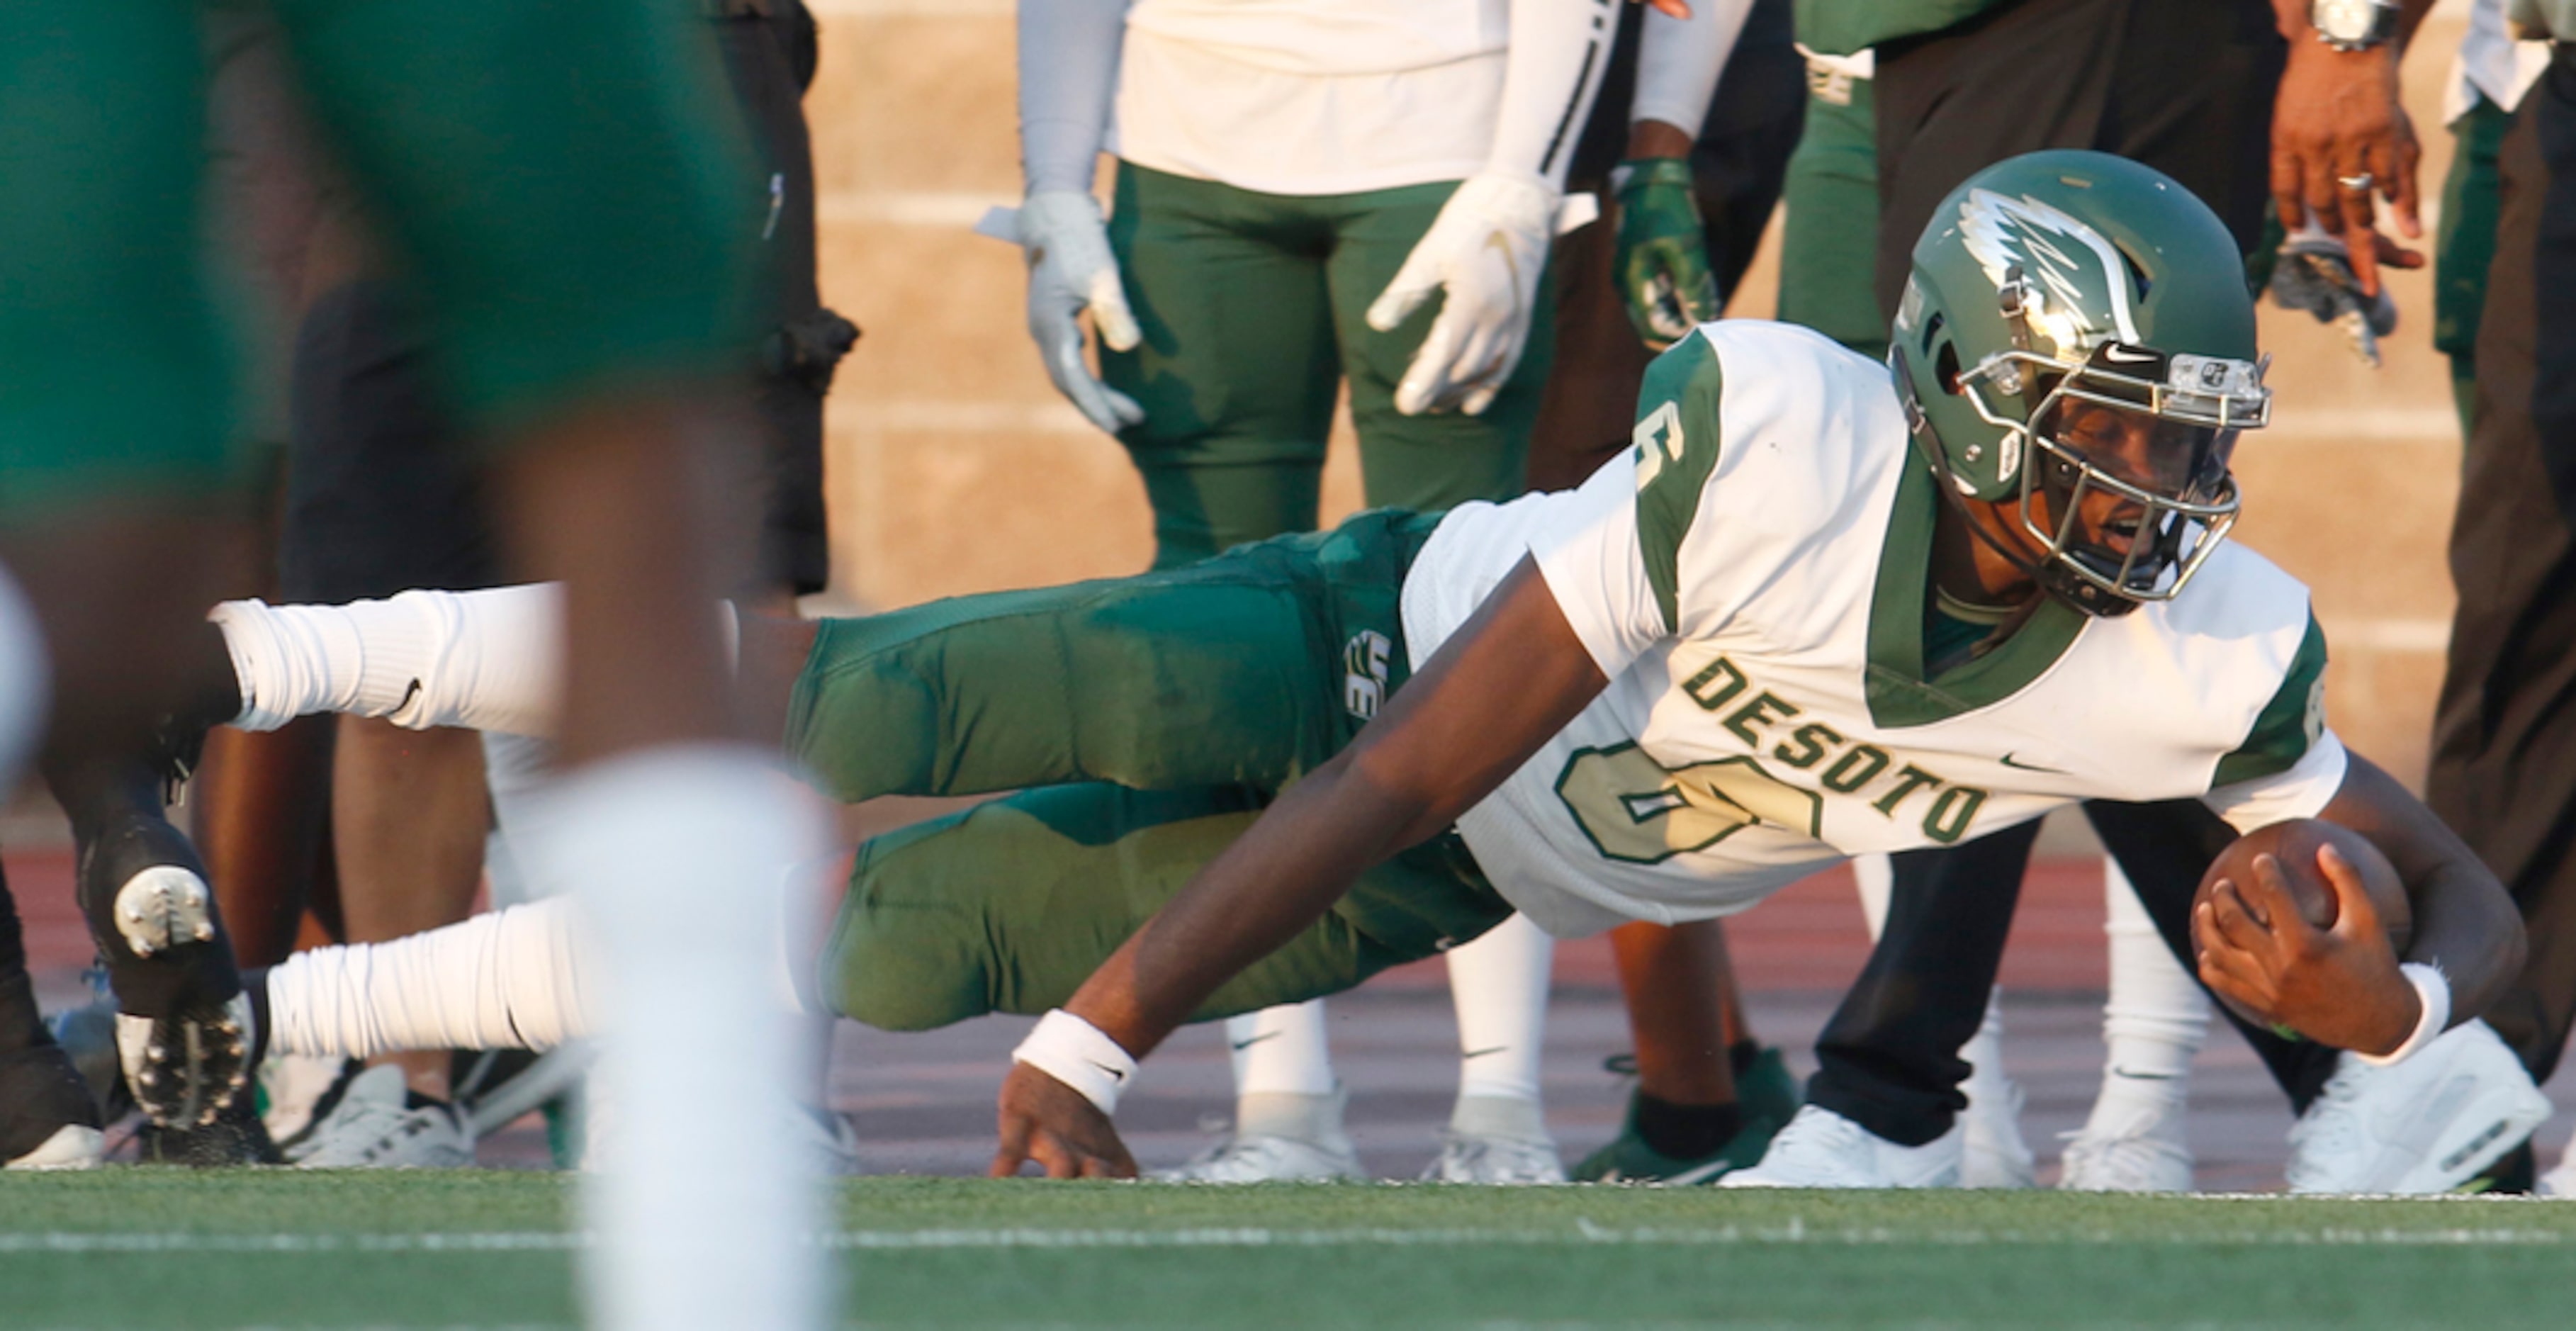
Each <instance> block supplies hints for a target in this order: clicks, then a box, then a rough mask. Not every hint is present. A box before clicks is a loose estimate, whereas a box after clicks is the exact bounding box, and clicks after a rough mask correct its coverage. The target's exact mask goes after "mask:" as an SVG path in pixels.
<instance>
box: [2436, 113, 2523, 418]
mask: <svg viewBox="0 0 2576 1331" xmlns="http://www.w3.org/2000/svg"><path fill="white" fill-rule="evenodd" d="M2512 125H2513V113H2512V112H2510V111H2507V110H2505V109H2504V108H2503V107H2500V106H2497V105H2496V104H2495V103H2493V102H2490V101H2488V100H2487V99H2486V98H2484V97H2479V98H2477V99H2476V100H2475V101H2474V102H2472V103H2471V105H2470V107H2469V109H2468V110H2467V111H2466V112H2465V113H2463V114H2462V115H2461V116H2460V118H2459V119H2458V120H2455V121H2453V122H2451V140H2452V151H2451V171H2450V174H2449V175H2448V176H2445V177H2444V178H2443V180H2442V220H2441V223H2440V224H2439V226H2438V227H2436V228H2435V231H2434V235H2433V349H2434V350H2435V351H2438V352H2441V353H2442V354H2443V355H2445V356H2448V357H2450V358H2451V401H2452V405H2453V406H2454V407H2455V408H2456V409H2457V410H2458V412H2459V416H2460V437H2461V438H2463V439H2465V438H2467V437H2468V435H2469V432H2470V427H2471V426H2472V425H2473V424H2474V422H2473V421H2471V420H2470V416H2471V411H2470V407H2471V405H2472V404H2473V403H2475V401H2476V399H2477V395H2478V321H2479V320H2480V319H2481V318H2483V317H2484V316H2485V314H2486V307H2487V268H2488V266H2489V265H2490V264H2492V263H2494V262H2495V252H2496V222H2497V219H2498V218H2499V217H2500V216H2501V215H2502V214H2503V212H2504V198H2503V181H2502V177H2501V175H2500V174H2499V172H2498V170H2497V167H2496V158H2497V157H2498V156H2499V155H2501V153H2502V151H2503V148H2504V132H2505V131H2506V130H2507V129H2509V128H2511V127H2512Z"/></svg>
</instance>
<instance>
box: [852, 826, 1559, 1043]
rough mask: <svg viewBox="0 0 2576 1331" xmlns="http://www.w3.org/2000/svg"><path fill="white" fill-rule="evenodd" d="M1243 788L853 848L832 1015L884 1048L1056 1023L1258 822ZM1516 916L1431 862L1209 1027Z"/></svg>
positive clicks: (1218, 1009) (1332, 927) (1250, 977)
mask: <svg viewBox="0 0 2576 1331" xmlns="http://www.w3.org/2000/svg"><path fill="white" fill-rule="evenodd" d="M1260 804H1261V801H1260V800H1259V799H1258V798H1257V797H1256V796H1255V795H1254V794H1253V793H1252V792H1250V791H1247V790H1244V789H1241V788H1215V789H1205V790H1194V791H1181V792H1142V791H1134V790H1127V789H1123V788H1121V787H1118V786H1112V785H1106V784H1097V783H1095V784H1090V785H1079V786H1059V787H1055V788H1053V789H1048V790H1035V791H1023V792H1021V793H1019V794H1016V795H1012V796H1009V797H1007V798H1005V799H1000V800H995V801H993V802H991V803H988V804H982V805H978V806H976V807H975V808H973V809H969V810H966V811H965V812H963V813H958V814H952V815H949V816H948V817H945V818H941V819H938V820H936V821H933V822H930V823H925V824H921V825H919V826H915V827H909V828H905V829H903V830H901V831H897V832H892V833H888V834H887V835H885V836H881V837H877V838H874V839H872V840H870V841H869V842H868V843H867V844H866V845H864V846H862V847H860V849H859V857H858V862H857V865H856V867H855V868H854V869H853V870H852V872H851V875H850V891H849V895H848V896H847V897H845V898H843V900H842V903H841V910H840V914H839V916H838V918H837V919H836V920H835V921H834V924H833V927H832V935H831V938H830V941H829V942H828V943H827V944H826V946H825V948H824V952H823V957H822V964H821V975H822V976H823V980H824V983H825V985H826V986H827V990H826V996H827V998H828V1000H829V1001H830V1003H831V1005H832V1009H833V1010H834V1011H835V1012H837V1013H839V1014H840V1015H842V1016H845V1017H849V1018H851V1019H853V1020H856V1021H862V1022H865V1023H867V1024H868V1025H871V1026H876V1027H879V1028H881V1029H885V1030H927V1029H930V1028H932V1027H936V1026H944V1025H947V1024H949V1023H950V1022H955V1021H963V1020H965V1019H966V1018H969V1017H977V1016H982V1015H984V1014H985V1013H988V1012H1014V1013H1022V1014H1030V1015H1034V1014H1037V1013H1042V1012H1045V1011H1047V1010H1048V1009H1050V1008H1055V1007H1061V1006H1063V1005H1064V1003H1065V1001H1066V1000H1067V999H1069V998H1071V997H1072V996H1073V991H1074V990H1075V989H1077V988H1079V987H1081V985H1082V982H1083V981H1084V980H1086V979H1088V978H1090V976H1091V973H1092V972H1093V971H1095V970H1097V969H1099V967H1100V964H1101V963H1102V962H1103V961H1106V960H1108V958H1109V955H1110V953H1112V952H1114V951H1116V950H1117V949H1118V947H1119V946H1120V945H1121V944H1123V943H1125V942H1126V941H1127V939H1128V937H1129V936H1130V935H1132V934H1133V933H1135V932H1136V930H1137V929H1139V928H1141V927H1143V925H1144V923H1145V921H1146V920H1148V919H1150V918H1152V916H1153V915H1154V913H1155V912H1156V911H1158V910H1160V909H1162V907H1163V905H1164V903H1165V902H1167V901H1169V900H1170V899H1171V898H1172V896H1173V894H1174V893H1177V892H1178V891H1180V889H1181V888H1182V887H1184V886H1186V885H1187V884H1188V883H1189V881H1190V879H1191V878H1192V877H1193V876H1194V875H1196V874H1197V873H1198V871H1199V870H1200V869H1201V868H1203V867H1204V866H1205V865H1206V864H1207V863H1208V861H1210V860H1212V859H1214V858H1216V856H1217V855H1218V853H1220V852H1221V851H1223V850H1224V849H1225V848H1226V847H1227V846H1228V845H1231V844H1232V843H1233V842H1234V839H1235V838H1236V837H1238V836H1241V835H1242V834H1243V832H1244V830H1245V829H1246V828H1248V827H1250V826H1251V825H1252V822H1253V820H1254V819H1255V818H1257V817H1259V816H1260V813H1259V810H1260ZM1510 913H1511V907H1510V906H1508V905H1507V904H1504V903H1503V901H1502V899H1501V898H1500V897H1499V896H1496V895H1495V894H1494V892H1493V891H1492V889H1491V888H1490V887H1488V886H1486V885H1485V884H1484V882H1483V880H1482V878H1481V877H1480V876H1478V875H1475V874H1474V873H1473V872H1472V870H1469V871H1467V872H1460V871H1459V870H1458V868H1457V864H1456V858H1455V857H1454V856H1453V857H1452V858H1449V859H1444V858H1443V852H1441V851H1440V850H1438V849H1430V848H1427V849H1426V850H1424V851H1423V852H1419V853H1414V854H1408V855H1406V856H1403V857H1399V858H1398V859H1396V860H1394V861H1390V862H1389V863H1387V864H1383V865H1380V866H1378V867H1377V868H1375V869H1372V870H1370V871H1369V872H1368V873H1367V874H1366V875H1364V876H1363V878H1362V880H1361V882H1360V884H1359V885H1358V887H1357V888H1355V889H1354V890H1353V892H1352V893H1351V895H1350V896H1349V897H1347V898H1345V899H1344V901H1343V902H1342V903H1341V904H1339V905H1337V906H1336V907H1335V908H1334V909H1333V910H1332V911H1331V912H1329V913H1327V914H1326V915H1325V916H1324V917H1323V918H1321V919H1319V920H1317V921H1316V922H1315V923H1314V924H1312V925H1309V926H1308V927H1307V928H1306V929H1304V930H1302V931H1300V932H1299V933H1298V934H1297V935H1296V936H1295V937H1293V938H1291V939H1289V940H1288V941H1287V942H1286V943H1284V944H1282V945H1281V946H1280V947H1279V948H1278V949H1277V950H1275V951H1273V952H1272V953H1271V954H1270V955H1268V956H1266V957H1264V958H1262V959H1261V960H1259V961H1257V962H1254V963H1253V964H1252V965H1251V966H1249V967H1247V968H1245V969H1244V970H1243V971H1242V972H1241V973H1239V974H1237V975H1236V976H1235V977H1234V978H1232V979H1230V980H1228V981H1227V982H1226V983H1225V984H1224V985H1222V986H1220V987H1219V988H1218V989H1217V991H1216V992H1215V993H1214V994H1212V995H1210V996H1209V998H1208V1000H1207V1002H1206V1003H1204V1004H1202V1005H1201V1006H1200V1008H1199V1009H1198V1011H1196V1012H1195V1013H1193V1014H1192V1015H1191V1019H1192V1020H1194V1021H1209V1020H1214V1019H1217V1018H1221V1017H1228V1016H1233V1015H1235V1014H1237V1013H1242V1012H1257V1011H1259V1010H1261V1009H1262V1008H1266V1007H1272V1006H1275V1005H1277V1004H1281V1003H1302V1002H1304V1001H1306V1000H1308V999H1310V998H1321V997H1323V996H1325V995H1327V994H1333V993H1339V992H1340V991H1342V990H1345V989H1348V988H1351V987H1352V986H1354V985H1357V984H1359V983H1360V982H1361V981H1363V980H1366V979H1367V978H1368V977H1370V976H1371V975H1374V974H1376V973H1377V972H1379V971H1381V970H1384V969H1386V968H1387V967H1389V966H1392V965H1396V964H1398V963H1401V962H1405V961H1412V960H1416V959H1419V958H1421V957H1426V956H1430V955H1433V954H1434V953H1435V952H1437V951H1439V950H1441V949H1442V948H1443V947H1445V946H1450V945H1454V944H1455V943H1459V942H1464V941H1466V940H1467V939H1469V938H1473V937H1475V936H1477V935H1478V934H1480V933H1482V932H1483V931H1484V930H1485V929H1488V928H1491V927H1492V926H1493V925H1494V924H1497V923H1500V922H1501V921H1502V919H1503V918H1504V917H1505V916H1507V915H1509V914H1510Z"/></svg>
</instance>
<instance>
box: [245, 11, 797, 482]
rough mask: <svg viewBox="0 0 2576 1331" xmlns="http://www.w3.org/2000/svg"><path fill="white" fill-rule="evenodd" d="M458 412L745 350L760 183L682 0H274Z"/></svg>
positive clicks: (521, 403) (321, 120) (580, 389)
mask: <svg viewBox="0 0 2576 1331" xmlns="http://www.w3.org/2000/svg"><path fill="white" fill-rule="evenodd" d="M270 2H271V3H273V4H274V5H275V8H276V11H277V15H278V19H279V22H280V27H281V28H282V30H283V31H284V33H285V36H286V39H287V44H288V49H289V50H290V51H291V52H292V54H293V57H294V62H295V65H296V67H297V73H298V76H299V81H300V83H301V85H302V91H303V92H304V94H305V95H306V97H307V99H308V100H309V101H310V102H311V103H312V105H313V109H314V116H313V122H314V124H315V125H316V126H318V127H320V128H321V129H322V130H323V132H324V133H325V134H326V136H327V137H328V138H329V139H330V140H331V142H332V146H333V148H334V149H335V151H336V155H337V157H338V159H339V160H340V162H341V163H342V165H344V166H345V167H346V168H347V169H348V171H349V172H350V174H351V176H352V177H353V179H354V180H355V182H356V183H357V185H358V186H359V188H360V191H361V192H362V194H363V195H364V196H365V197H366V198H367V200H368V202H369V205H370V208H369V214H370V216H371V217H372V218H373V219H374V220H376V221H378V222H380V223H382V224H383V225H384V226H385V228H386V229H387V231H388V233H389V236H390V239H391V241H392V243H393V245H394V247H395V248H396V249H397V250H398V251H399V252H400V253H401V254H402V256H403V258H404V259H405V261H406V262H407V264H408V265H409V267H410V268H411V270H412V271H413V272H414V273H415V274H416V275H417V277H418V280H419V289H420V291H421V293H422V295H423V297H424V300H425V304H426V307H427V308H426V316H427V322H428V332H429V335H430V340H431V342H432V343H433V344H435V345H436V346H438V347H439V349H440V363H441V366H442V369H443V371H444V372H445V373H446V375H447V377H448V380H449V384H448V386H449V388H450V389H451V390H452V395H453V401H454V403H455V405H456V406H457V408H458V410H459V411H460V413H461V415H462V417H463V420H462V423H463V424H464V425H465V426H466V427H468V429H469V431H470V432H472V433H474V434H475V435H477V436H478V437H484V438H494V439H500V438H508V437H516V436H518V435H520V434H523V433H524V432H525V427H528V426H530V425H533V424H534V423H535V421H536V420H537V419H538V418H541V417H542V416H544V415H546V414H548V413H551V412H554V411H559V410H561V409H563V408H564V407H566V406H567V405H569V404H572V403H575V402H578V401H581V400H584V399H588V398H592V397H595V396H598V395H602V394H607V393H613V392H616V391H619V390H621V389H631V388H635V387H638V386H655V387H658V386H660V385H664V384H667V383H668V382H670V381H671V380H672V379H673V378H674V377H679V378H683V379H686V378H689V377H695V376H713V375H718V374H731V373H734V372H736V371H738V370H740V369H745V368H748V367H747V365H746V364H745V362H746V361H747V352H746V348H748V347H750V346H752V345H753V343H754V336H753V333H752V331H751V329H752V325H751V322H750V315H751V307H750V292H749V289H748V284H747V282H746V280H745V279H746V278H747V277H748V275H749V273H750V265H751V261H752V257H753V253H754V251H755V249H756V246H755V244H753V243H752V242H753V240H754V238H756V237H757V236H758V235H759V234H760V229H761V226H762V224H763V222H764V221H765V220H766V215H767V209H768V206H769V198H768V192H767V189H766V185H765V182H763V181H762V180H761V179H760V178H759V176H758V175H757V173H756V172H754V171H752V170H751V169H750V168H749V161H750V154H749V143H748V139H747V135H746V132H745V130H744V127H743V126H742V124H741V122H740V119H739V116H738V114H737V113H736V110H735V107H734V102H733V98H732V97H731V96H730V94H729V93H728V92H727V91H726V85H725V82H724V73H723V70H722V69H721V68H720V67H719V65H718V62H717V52H716V48H715V44H714V41H715V39H714V35H713V33H712V32H711V31H710V30H709V26H708V24H707V23H706V21H705V20H704V18H703V17H701V16H700V15H699V12H698V8H697V6H695V5H692V4H688V3H685V2H684V0H645V2H643V3H638V2H637V0H548V3H545V4H529V3H527V2H526V0H446V2H445V3H441V4H439V5H437V6H436V7H435V8H434V9H424V8H423V7H422V6H420V5H416V4H407V3H401V2H400V0H270Z"/></svg>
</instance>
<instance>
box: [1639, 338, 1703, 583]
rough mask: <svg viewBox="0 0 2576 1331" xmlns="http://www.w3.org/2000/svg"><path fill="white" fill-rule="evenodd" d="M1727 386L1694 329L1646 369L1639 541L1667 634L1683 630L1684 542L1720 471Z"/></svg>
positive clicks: (1641, 421) (1642, 389)
mask: <svg viewBox="0 0 2576 1331" xmlns="http://www.w3.org/2000/svg"><path fill="white" fill-rule="evenodd" d="M1723 389H1724V377H1723V375H1722V374H1721V373H1720V372H1719V369H1718V359H1717V351H1716V349H1715V348H1714V347H1712V346H1710V345H1709V342H1708V339H1707V338H1706V337H1703V336H1700V335H1698V334H1693V335H1691V336H1689V337H1686V338H1683V339H1682V340H1681V341H1679V342H1676V343H1674V344H1673V346H1672V349H1671V350H1669V351H1666V352H1665V353H1664V354H1662V355H1660V356H1657V357H1656V358H1655V361H1654V364H1652V365H1649V366H1647V367H1646V377H1645V381H1644V383H1643V384H1642V385H1640V387H1639V389H1638V392H1637V430H1636V434H1635V435H1634V436H1633V437H1634V439H1635V442H1636V451H1635V457H1636V463H1637V546H1638V551H1639V553H1640V554H1641V555H1642V556H1643V557H1644V560H1645V565H1646V581H1647V583H1648V584H1649V585H1651V586H1652V587H1653V589H1654V593H1655V605H1656V608H1658V609H1660V610H1661V611H1662V612H1663V616H1664V631H1665V632H1667V633H1676V632H1679V631H1680V629H1681V610H1680V604H1679V598H1680V590H1679V589H1680V568H1681V550H1682V540H1683V538H1684V537H1687V536H1688V535H1690V529H1691V523H1692V522H1693V521H1694V520H1695V519H1697V518H1698V516H1699V506H1700V496H1701V494H1702V493H1703V492H1704V491H1705V490H1706V489H1707V488H1708V478H1709V473H1711V472H1713V471H1715V470H1716V469H1717V454H1718V447H1719V444H1720V443H1721V442H1722V440H1721V439H1720V437H1719V436H1720V422H1719V417H1718V406H1719V403H1720V400H1721V398H1722V396H1723Z"/></svg>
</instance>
